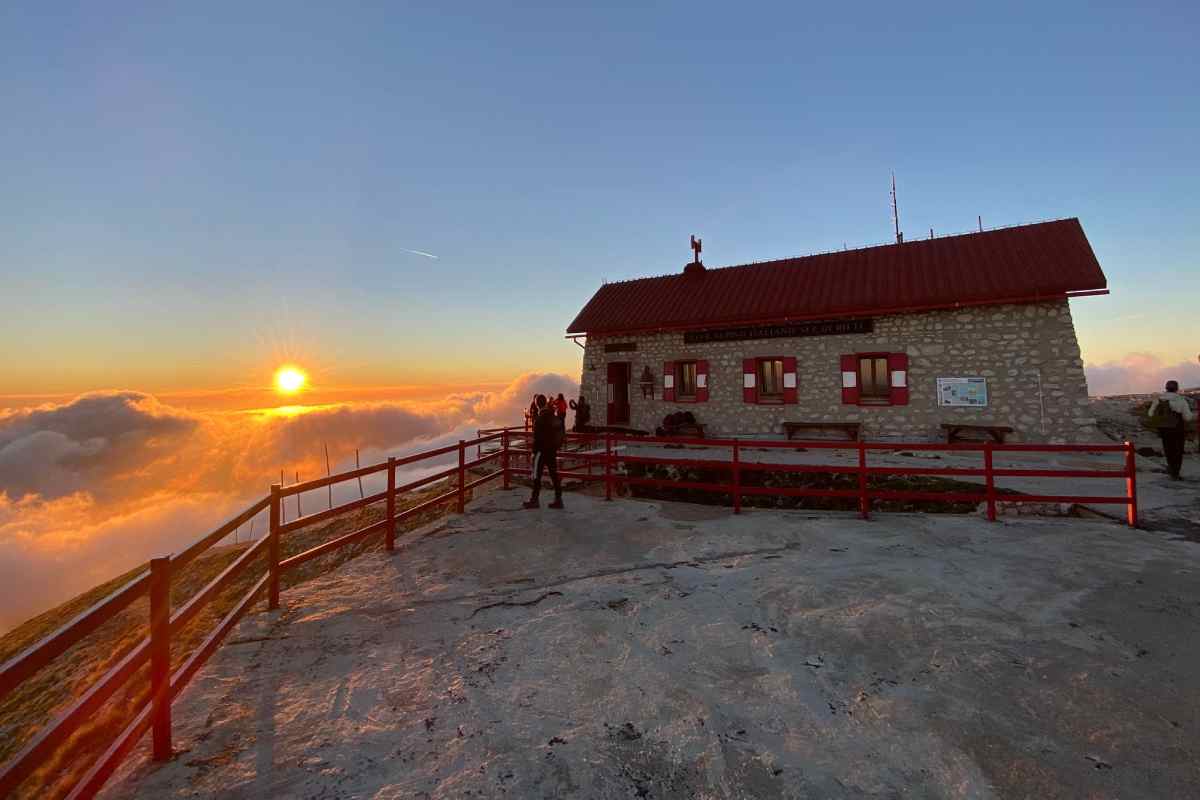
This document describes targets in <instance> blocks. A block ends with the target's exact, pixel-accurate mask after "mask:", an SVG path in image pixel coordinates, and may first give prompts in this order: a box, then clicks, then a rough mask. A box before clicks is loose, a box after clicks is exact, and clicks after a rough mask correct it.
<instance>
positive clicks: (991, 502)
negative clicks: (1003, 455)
mask: <svg viewBox="0 0 1200 800" xmlns="http://www.w3.org/2000/svg"><path fill="white" fill-rule="evenodd" d="M983 471H984V473H985V475H984V480H985V481H987V518H988V522H995V521H996V476H995V475H993V474H992V443H991V442H990V441H989V442H984V443H983Z"/></svg>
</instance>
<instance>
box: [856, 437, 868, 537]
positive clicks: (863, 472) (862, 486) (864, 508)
mask: <svg viewBox="0 0 1200 800" xmlns="http://www.w3.org/2000/svg"><path fill="white" fill-rule="evenodd" d="M858 513H859V515H860V516H862V518H863V519H870V517H871V499H870V497H869V496H868V495H867V445H866V442H864V441H863V440H862V439H859V440H858Z"/></svg>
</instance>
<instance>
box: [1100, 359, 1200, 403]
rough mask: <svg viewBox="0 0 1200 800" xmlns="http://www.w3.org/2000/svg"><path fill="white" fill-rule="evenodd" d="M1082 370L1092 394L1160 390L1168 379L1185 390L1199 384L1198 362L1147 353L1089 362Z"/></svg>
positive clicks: (1101, 394)
mask: <svg viewBox="0 0 1200 800" xmlns="http://www.w3.org/2000/svg"><path fill="white" fill-rule="evenodd" d="M1084 372H1085V373H1086V375H1087V382H1088V392H1089V393H1090V394H1091V395H1092V396H1093V397H1100V396H1104V395H1112V394H1143V393H1148V392H1161V391H1162V388H1163V386H1164V385H1165V384H1166V382H1167V381H1169V380H1173V381H1179V385H1180V387H1182V388H1185V389H1186V388H1189V387H1197V386H1200V362H1197V361H1179V362H1174V361H1166V360H1164V359H1162V358H1159V357H1158V356H1156V355H1153V354H1151V353H1129V354H1128V355H1126V356H1124V357H1123V358H1120V359H1117V360H1115V361H1104V362H1100V363H1091V364H1088V365H1087V366H1085V367H1084Z"/></svg>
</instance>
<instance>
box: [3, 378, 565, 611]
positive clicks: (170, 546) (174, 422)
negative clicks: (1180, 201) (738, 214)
mask: <svg viewBox="0 0 1200 800" xmlns="http://www.w3.org/2000/svg"><path fill="white" fill-rule="evenodd" d="M538 392H541V393H545V394H548V395H551V396H553V395H556V394H558V393H559V392H562V393H564V394H565V395H567V396H568V397H574V396H575V395H576V394H577V393H578V383H577V382H576V381H574V380H572V379H571V378H569V377H567V376H565V375H556V374H543V373H530V374H526V375H522V376H521V377H519V378H517V379H516V380H514V381H513V382H512V383H510V384H509V385H508V386H507V387H505V388H504V389H502V390H500V391H479V392H467V393H458V394H452V395H448V396H447V397H445V398H442V399H441V400H438V401H437V402H427V403H405V402H371V403H340V404H335V405H330V406H323V407H319V408H316V409H312V410H308V411H306V412H304V413H299V414H295V415H291V416H287V415H279V414H271V413H253V412H196V411H190V410H187V409H183V408H178V407H172V406H170V405H167V404H164V403H162V402H159V400H157V399H156V398H155V397H153V396H151V395H148V394H145V393H142V392H137V391H104V392H93V393H88V394H85V395H81V396H79V397H76V398H74V399H72V400H70V401H69V402H65V403H59V404H50V405H45V406H40V407H37V408H32V409H18V410H8V411H4V410H0V632H3V631H5V630H8V629H9V628H11V627H13V626H14V625H16V624H19V623H20V622H22V621H23V620H25V619H28V618H29V617H31V616H33V615H35V614H37V613H40V612H41V611H44V610H46V609H48V608H50V607H52V606H54V605H56V604H57V603H60V602H62V601H64V600H67V599H69V598H70V597H73V596H74V595H76V594H78V593H79V592H82V591H85V590H87V589H89V588H91V587H93V586H95V585H97V584H99V583H102V582H104V581H106V580H109V579H111V578H112V577H114V576H116V575H118V574H120V573H121V572H123V571H126V570H128V569H132V568H133V567H135V566H137V565H138V564H140V563H143V562H145V561H146V560H147V559H148V558H150V557H153V556H158V555H165V554H168V553H171V552H177V551H178V550H180V549H181V548H182V547H184V546H186V545H187V544H189V543H191V542H192V541H194V540H196V539H197V538H199V537H200V536H201V535H203V534H204V533H206V532H207V531H209V530H212V529H213V528H215V527H217V526H218V525H219V524H221V523H222V522H224V521H225V520H226V519H229V518H230V517H232V516H234V515H235V514H237V513H238V512H239V511H240V510H241V509H243V508H244V507H246V506H247V505H249V503H250V502H252V501H253V500H254V499H257V498H258V497H261V496H262V495H263V494H264V493H266V491H267V489H268V487H269V485H270V484H271V483H273V482H277V481H278V480H279V474H280V470H281V469H282V470H283V471H284V472H285V475H286V482H287V483H291V482H292V481H293V480H294V478H295V475H296V473H299V475H300V479H301V480H307V479H311V478H315V477H319V476H320V475H323V474H324V473H325V468H326V466H325V448H326V447H328V449H329V458H330V461H331V462H332V467H333V471H335V472H337V471H341V470H345V469H348V468H350V467H352V466H353V465H354V460H355V450H356V449H357V450H359V451H360V453H361V461H362V463H363V464H364V465H366V464H372V463H377V462H379V461H382V460H384V459H386V458H387V456H389V455H396V456H402V455H404V454H406V453H410V452H416V451H418V450H424V449H428V448H433V447H438V446H440V445H442V444H446V443H450V442H455V441H457V440H459V439H470V438H473V437H474V436H475V431H476V429H478V428H480V427H494V426H500V425H513V424H520V421H521V418H522V412H523V410H524V409H525V408H526V407H527V406H528V405H529V400H530V397H531V396H532V395H533V394H535V393H538ZM447 463H448V462H447ZM438 466H439V465H430V464H422V465H421V466H419V467H416V468H414V469H413V470H412V471H411V473H410V474H412V475H418V474H421V473H425V474H428V473H430V472H433V471H436V469H437V468H438ZM440 466H442V468H444V464H442V465H440ZM403 480H404V477H402V478H401V481H403ZM380 489H382V484H380V485H379V486H375V485H373V484H372V482H371V481H370V480H368V485H367V487H366V491H367V492H371V491H379V490H380ZM357 495H358V487H357V484H356V483H351V484H343V485H339V486H337V487H336V491H335V494H334V496H333V502H335V503H337V502H341V501H344V500H346V499H349V498H350V497H351V496H357ZM292 502H293V503H294V502H295V501H294V500H293V501H292ZM303 502H304V503H305V504H309V507H308V511H309V513H311V512H312V511H315V510H317V509H319V508H323V507H324V506H325V504H326V503H327V502H328V496H327V494H326V493H325V491H324V490H321V491H319V492H310V493H307V494H306V495H305V496H304V498H303ZM295 510H296V509H295V507H294V506H290V507H289V508H288V510H287V513H288V515H289V516H292V515H294V513H295ZM257 522H258V528H257V530H256V531H255V537H256V538H257V537H258V536H260V535H261V533H262V531H263V529H264V526H263V524H262V521H261V520H259V521H257ZM246 533H248V531H247V530H243V531H242V534H243V535H245V534H246Z"/></svg>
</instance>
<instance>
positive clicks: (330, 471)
mask: <svg viewBox="0 0 1200 800" xmlns="http://www.w3.org/2000/svg"><path fill="white" fill-rule="evenodd" d="M322 444H324V445H325V477H326V478H328V477H330V476H331V475H333V470H331V469H330V468H329V442H322ZM325 488H327V489H328V490H329V507H330V508H333V484H332V483H331V484H329V485H328V486H327V487H325Z"/></svg>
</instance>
